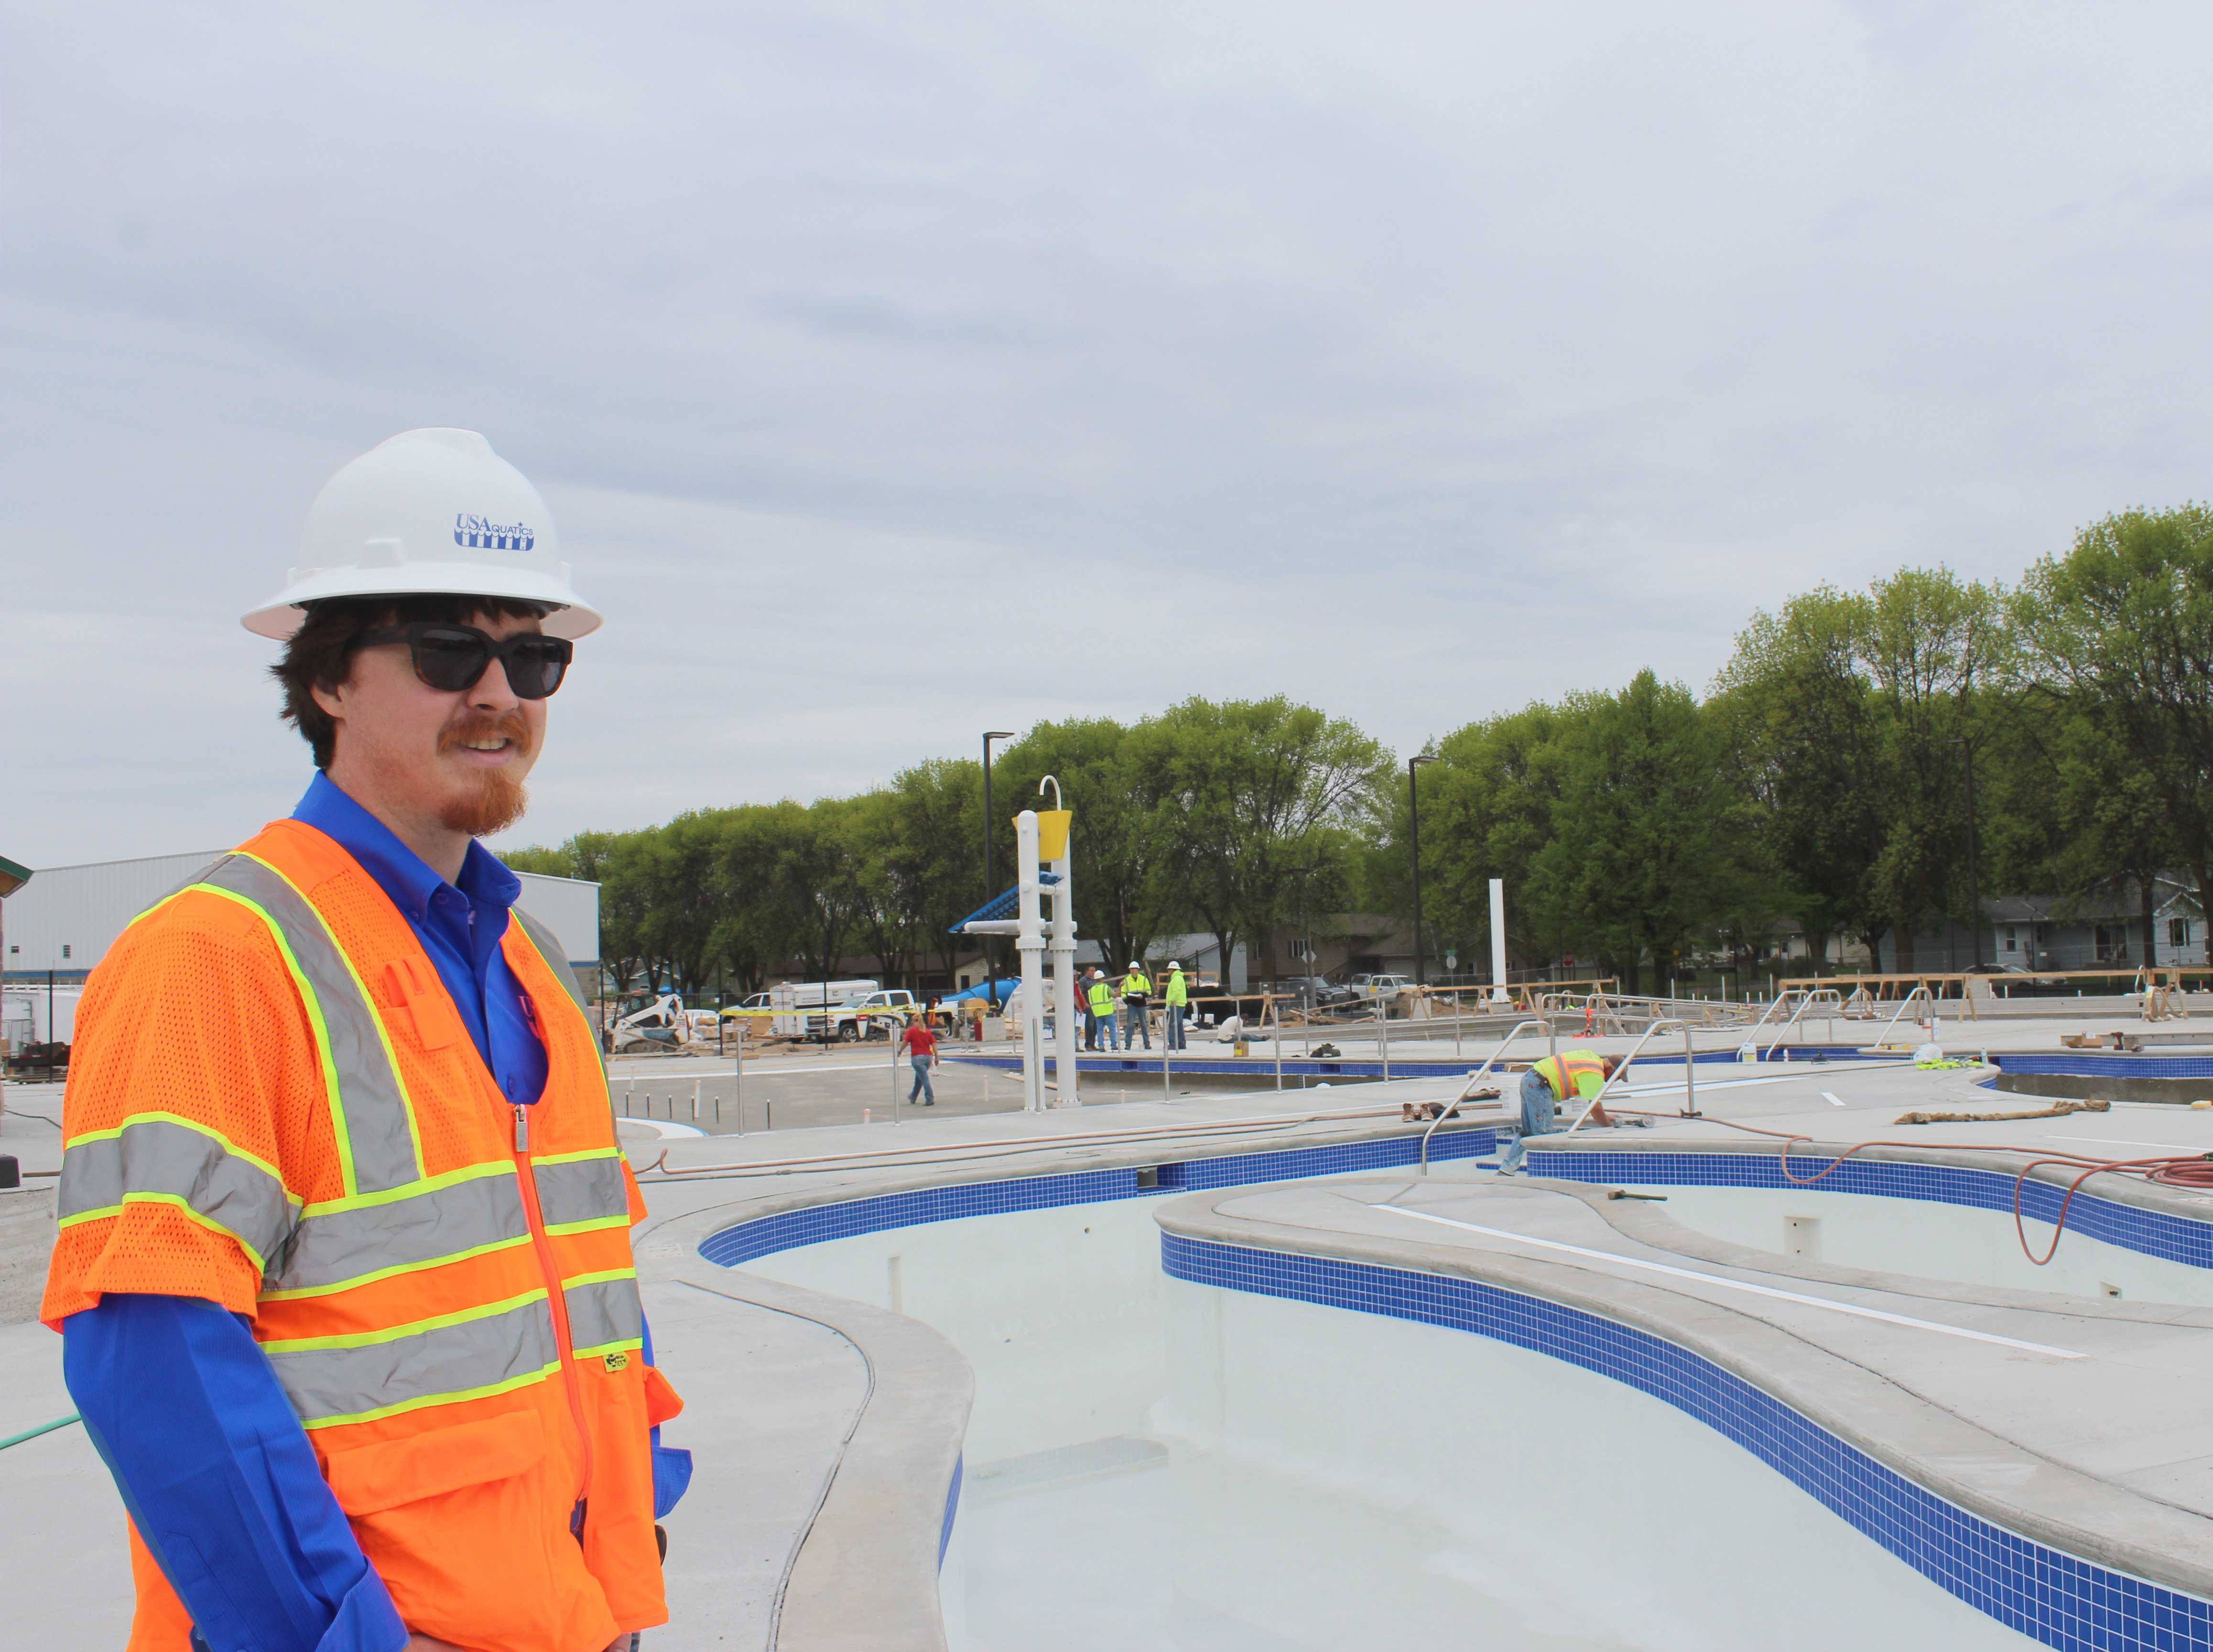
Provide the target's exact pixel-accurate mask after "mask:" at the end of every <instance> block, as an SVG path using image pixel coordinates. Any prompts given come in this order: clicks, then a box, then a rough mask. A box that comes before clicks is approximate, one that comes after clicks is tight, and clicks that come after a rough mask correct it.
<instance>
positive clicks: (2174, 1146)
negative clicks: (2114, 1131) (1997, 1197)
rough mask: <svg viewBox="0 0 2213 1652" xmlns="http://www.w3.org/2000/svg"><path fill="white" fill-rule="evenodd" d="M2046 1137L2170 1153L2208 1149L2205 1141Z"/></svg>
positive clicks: (2049, 1140)
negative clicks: (2184, 1143) (2150, 1148)
mask: <svg viewBox="0 0 2213 1652" xmlns="http://www.w3.org/2000/svg"><path fill="white" fill-rule="evenodd" d="M2044 1139H2045V1141H2047V1142H2096V1143H2100V1145H2101V1146H2105V1147H2157V1148H2164V1149H2167V1151H2168V1152H2169V1153H2203V1152H2204V1151H2206V1147H2205V1144H2204V1143H2203V1142H2200V1143H2198V1145H2197V1146H2196V1147H2186V1146H2184V1145H2182V1144H2181V1143H2178V1142H2132V1141H2131V1140H2130V1139H2129V1138H2128V1137H2125V1136H2047V1137H2045V1138H2044Z"/></svg>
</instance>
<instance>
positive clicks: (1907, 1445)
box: [1154, 1141, 2213, 1598]
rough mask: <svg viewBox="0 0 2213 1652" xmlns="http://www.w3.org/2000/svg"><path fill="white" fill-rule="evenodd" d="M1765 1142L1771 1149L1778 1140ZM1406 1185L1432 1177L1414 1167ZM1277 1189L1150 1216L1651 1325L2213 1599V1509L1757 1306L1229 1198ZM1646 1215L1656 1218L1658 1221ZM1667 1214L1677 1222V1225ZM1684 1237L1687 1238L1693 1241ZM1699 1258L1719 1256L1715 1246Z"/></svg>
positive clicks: (1858, 1438) (1955, 1478)
mask: <svg viewBox="0 0 2213 1652" xmlns="http://www.w3.org/2000/svg"><path fill="white" fill-rule="evenodd" d="M1710 1145H1712V1144H1710V1143H1705V1142H1703V1141H1702V1142H1700V1143H1699V1144H1698V1150H1699V1151H1704V1150H1706V1149H1708V1147H1709V1146H1710ZM1616 1150H1619V1149H1616ZM1655 1150H1656V1144H1655ZM1675 1150H1677V1151H1680V1150H1681V1149H1680V1147H1677V1148H1676V1149H1675ZM1767 1151H1768V1152H1769V1153H1770V1154H1772V1152H1773V1149H1767ZM1923 1151H1927V1150H1926V1149H1917V1150H1916V1152H1917V1155H1918V1153H1920V1152H1923ZM1862 1156H1863V1155H1862ZM1955 1156H1956V1157H1966V1156H1967V1155H1955ZM1993 1156H1994V1157H1995V1156H1997V1155H1993ZM1354 1185H1355V1186H1360V1187H1362V1188H1363V1189H1366V1190H1373V1189H1374V1188H1375V1185H1376V1184H1375V1180H1373V1179H1368V1180H1363V1181H1361V1182H1359V1183H1357V1184H1354ZM1409 1185H1410V1186H1422V1185H1423V1184H1421V1183H1419V1182H1416V1181H1411V1180H1410V1184H1409ZM1514 1185H1515V1186H1519V1187H1524V1188H1529V1189H1532V1190H1536V1189H1542V1190H1545V1191H1547V1192H1558V1193H1563V1194H1566V1195H1568V1196H1570V1197H1572V1198H1582V1199H1584V1200H1585V1201H1586V1202H1588V1203H1590V1204H1592V1206H1593V1208H1594V1209H1597V1210H1600V1214H1601V1215H1603V1216H1606V1219H1607V1221H1608V1222H1610V1223H1612V1224H1613V1225H1614V1226H1615V1227H1616V1228H1618V1229H1619V1230H1621V1231H1623V1232H1625V1233H1628V1234H1631V1236H1635V1237H1640V1238H1641V1237H1644V1235H1643V1234H1635V1232H1634V1228H1636V1227H1637V1226H1640V1225H1646V1221H1645V1219H1650V1218H1656V1219H1657V1221H1658V1222H1667V1218H1666V1217H1664V1216H1661V1213H1659V1212H1656V1211H1651V1210H1643V1209H1641V1208H1634V1207H1632V1209H1631V1210H1628V1211H1624V1210H1621V1209H1620V1207H1619V1206H1615V1205H1610V1204H1609V1202H1607V1201H1606V1199H1605V1197H1604V1191H1603V1189H1602V1188H1601V1189H1598V1190H1596V1191H1595V1192H1594V1189H1593V1188H1592V1186H1590V1185H1589V1184H1585V1183H1578V1182H1571V1181H1559V1180H1546V1179H1543V1178H1536V1179H1532V1180H1524V1181H1521V1182H1519V1183H1517V1184H1514ZM1276 1186H1278V1187H1282V1188H1286V1189H1288V1188H1299V1189H1303V1190H1308V1191H1311V1190H1313V1189H1314V1188H1316V1187H1319V1186H1327V1183H1326V1181H1314V1180H1304V1181H1297V1182H1286V1183H1279V1184H1276ZM1266 1191H1268V1189H1267V1188H1266V1187H1265V1186H1261V1185H1257V1184H1256V1185H1252V1186H1242V1187H1233V1188H1217V1189H1210V1190H1207V1191H1205V1192H1195V1193H1189V1194H1186V1195H1183V1196H1182V1197H1180V1198H1175V1199H1173V1200H1171V1201H1170V1202H1168V1203H1167V1204H1163V1205H1161V1206H1160V1207H1158V1208H1157V1209H1156V1210H1155V1212H1154V1217H1155V1221H1156V1222H1158V1223H1159V1224H1160V1226H1161V1228H1162V1229H1163V1230H1164V1231H1165V1232H1167V1233H1170V1234H1177V1235H1180V1236H1181V1237H1184V1238H1186V1239H1192V1240H1198V1241H1205V1242H1210V1243H1213V1244H1216V1245H1224V1246H1231V1247H1237V1248H1240V1249H1244V1250H1253V1251H1262V1252H1275V1253H1290V1254H1295V1255H1304V1256H1313V1257H1322V1258H1329V1259H1335V1260H1338V1261H1344V1262H1350V1263H1356V1264H1361V1265H1368V1266H1372V1267H1379V1268H1385V1269H1391V1270H1397V1271H1411V1272H1418V1273H1427V1274H1439V1275H1444V1276H1447V1277H1458V1278H1464V1279H1469V1280H1472V1281H1474V1282H1476V1283H1481V1284H1484V1285H1489V1286H1492V1287H1495V1288H1497V1289H1503V1290H1508V1291H1512V1292H1515V1293H1517V1294H1520V1295H1527V1296H1533V1297H1538V1298H1540V1299H1542V1300H1545V1301H1551V1302H1555V1303H1558V1304H1560V1305H1561V1306H1563V1307H1566V1308H1573V1309H1576V1310H1579V1311H1581V1312H1582V1313H1585V1314H1592V1315H1594V1316H1596V1317H1598V1318H1600V1319H1602V1320H1612V1321H1613V1322H1615V1323H1617V1324H1620V1325H1624V1326H1630V1327H1631V1328H1633V1329H1636V1330H1639V1331H1643V1332H1646V1333H1648V1334H1649V1335H1651V1336H1654V1337H1656V1338H1661V1339H1662V1340H1664V1341H1667V1342H1669V1343H1673V1344H1675V1345H1677V1346H1678V1347H1680V1348H1683V1349H1685V1350H1688V1351H1689V1352H1691V1353H1692V1354H1693V1355H1695V1356H1698V1357H1700V1358H1702V1359H1704V1360H1707V1361H1710V1362H1712V1363H1713V1364H1715V1365H1717V1366H1719V1367H1721V1368H1722V1369H1724V1370H1727V1371H1728V1372H1730V1373H1732V1374H1734V1375H1736V1376H1738V1377H1740V1378H1741V1379H1742V1380H1743V1381H1746V1382H1747V1383H1749V1384H1751V1385H1752V1386H1753V1387H1755V1388H1758V1389H1759V1390H1760V1391H1761V1392H1763V1393H1766V1394H1767V1395H1768V1396H1769V1397H1770V1398H1771V1399H1775V1400H1776V1401H1777V1402H1779V1403H1780V1404H1782V1405H1786V1406H1788V1407H1789V1408H1790V1409H1791V1410H1793V1411H1797V1412H1798V1413H1799V1414H1800V1415H1801V1416H1802V1417H1806V1418H1807V1419H1808V1420H1809V1421H1811V1422H1813V1423H1815V1424H1816V1425H1817V1426H1819V1427H1820V1428H1821V1429H1825V1430H1826V1431H1827V1432H1828V1433H1830V1434H1831V1435H1833V1436H1836V1437H1838V1439H1840V1440H1843V1441H1844V1442H1846V1443H1847V1444H1849V1445H1851V1446H1852V1447H1854V1448H1856V1449H1858V1450H1860V1451H1862V1452H1863V1453H1865V1454H1867V1455H1868V1456H1869V1457H1871V1458H1873V1459H1875V1460H1876V1461H1878V1462H1880V1463H1881V1464H1884V1465H1885V1466H1888V1467H1889V1468H1891V1469H1893V1470H1894V1471H1895V1472H1898V1473H1899V1474H1900V1475H1902V1476H1904V1477H1905V1478H1907V1479H1908V1480H1911V1481H1912V1482H1913V1483H1914V1484H1917V1485H1919V1486H1920V1487H1921V1488H1922V1489H1923V1490H1926V1491H1928V1492H1930V1493H1931V1494H1932V1495H1934V1496H1936V1497H1941V1498H1943V1499H1944V1500H1945V1501H1947V1502H1948V1503H1953V1504H1954V1505H1956V1506H1958V1507H1960V1508H1962V1509H1966V1510H1968V1511H1969V1512H1971V1513H1972V1514H1975V1515H1979V1516H1980V1517H1981V1518H1982V1519H1984V1520H1986V1521H1990V1523H1992V1524H1993V1525H1996V1526H1999V1527H2004V1528H2006V1529H2007V1530H2009V1531H2012V1532H2014V1533H2018V1534H2019V1535H2021V1536H2022V1537H2025V1538H2027V1539H2030V1540H2032V1541H2033V1542H2036V1543H2039V1544H2042V1545H2045V1546H2047V1547H2049V1548H2052V1549H2056V1550H2058V1551H2061V1552H2063V1553H2066V1554H2070V1555H2073V1556H2075V1557H2076V1558H2079V1559H2082V1560H2086V1561H2088V1562H2091V1563H2092V1564H2096V1565H2100V1566H2104V1567H2107V1568H2110V1569H2112V1570H2115V1571H2119V1572H2125V1573H2128V1574H2131V1575H2132V1576H2137V1577H2141V1578H2144V1579H2146V1580H2148V1581H2150V1582H2155V1583H2160V1584H2163V1585H2165V1586H2167V1587H2168V1588H2176V1589H2180V1590H2183V1591H2185V1592H2186V1593H2188V1594H2194V1595H2197V1596H2198V1597H2200V1598H2213V1520H2209V1519H2207V1518H2206V1517H2205V1516H2204V1515H2198V1514H2196V1513H2194V1512H2192V1511H2189V1510H2186V1509H2181V1508H2179V1507H2178V1506H2177V1505H2174V1504H2172V1503H2165V1502H2162V1501H2161V1500H2160V1499H2158V1498H2155V1497H2149V1496H2147V1495H2145V1494H2143V1493H2142V1492H2138V1491H2134V1490H2129V1489H2128V1488H2125V1487H2123V1486H2119V1485H2116V1484H2113V1483H2112V1482H2110V1481H2106V1480H2102V1479H2100V1478H2096V1477H2094V1476H2093V1475H2089V1474H2087V1473H2084V1472H2082V1471H2080V1470H2077V1469H2073V1468H2070V1467H2067V1466H2064V1465H2063V1464H2059V1463H2056V1462H2053V1461H2052V1460H2050V1459H2049V1458H2046V1457H2044V1456H2042V1455H2039V1454H2038V1453H2036V1452H2034V1451H2033V1450H2031V1449H2030V1448H2027V1447H2026V1446H2023V1445H2021V1444H2019V1443H2017V1442H2014V1441H2011V1440H2009V1439H2007V1438H2006V1437H2004V1436H2001V1435H1998V1434H1995V1433H1993V1432H1991V1431H1990V1430H1989V1429H1984V1428H1983V1427H1982V1426H1981V1425H1979V1424H1978V1423H1972V1422H1970V1421H1968V1420H1967V1419H1966V1418H1964V1417H1960V1416H1959V1415H1957V1414H1956V1413H1955V1412H1953V1411H1949V1410H1948V1409H1946V1408H1945V1407H1943V1406H1941V1405H1936V1404H1934V1403H1932V1402H1930V1401H1929V1400H1926V1399H1923V1398H1921V1397H1920V1396H1919V1395H1918V1394H1917V1393H1913V1392H1912V1390H1911V1389H1910V1388H1908V1387H1905V1385H1904V1384H1902V1383H1901V1382H1899V1381H1897V1380H1895V1379H1893V1378H1890V1377H1887V1376H1884V1375H1881V1373H1879V1372H1877V1371H1875V1370H1874V1369H1870V1368H1869V1367H1866V1366H1862V1365H1860V1364H1858V1363H1856V1362H1854V1361H1852V1360H1850V1359H1849V1358H1846V1357H1845V1356H1842V1355H1839V1354H1836V1353H1832V1352H1830V1351H1829V1350H1826V1349H1823V1348H1820V1347H1818V1346H1816V1345H1815V1344H1812V1343H1809V1342H1807V1341H1805V1340H1803V1339H1801V1338H1799V1337H1797V1336H1795V1335H1794V1334H1792V1333H1791V1332H1788V1331H1786V1330H1783V1328H1781V1327H1780V1326H1775V1325H1773V1324H1771V1323H1769V1322H1768V1321H1766V1320H1762V1319H1760V1318H1759V1317H1758V1316H1757V1314H1755V1313H1753V1312H1748V1311H1745V1310H1741V1309H1738V1308H1731V1307H1728V1306H1726V1305H1724V1304H1722V1303H1716V1302H1710V1301H1705V1300H1704V1299H1703V1298H1700V1297H1697V1296H1693V1295H1688V1294H1687V1293H1683V1292H1678V1291H1674V1290H1671V1289H1667V1288H1666V1287H1665V1286H1661V1285H1657V1284H1648V1283H1642V1282H1640V1281H1637V1280H1632V1279H1622V1278H1618V1277H1614V1276H1612V1275H1609V1274H1605V1273H1601V1272H1599V1271H1595V1270H1593V1269H1588V1268H1584V1267H1580V1266H1576V1265H1573V1264H1571V1263H1568V1262H1561V1261H1545V1260H1539V1259H1533V1258H1526V1257H1521V1256H1515V1255H1512V1254H1509V1253H1504V1252H1497V1251H1479V1250H1473V1249H1470V1248H1467V1247H1460V1246H1452V1245H1444V1244H1436V1243H1430V1242H1426V1241H1421V1240H1417V1239H1412V1238H1407V1239H1403V1240H1401V1239H1393V1238H1386V1237H1381V1236H1374V1235H1368V1234H1350V1233H1343V1232H1331V1231H1328V1230H1325V1229H1318V1228H1310V1227H1304V1226H1294V1225H1290V1224H1287V1223H1279V1222H1271V1221H1267V1220H1265V1219H1263V1218H1259V1217H1255V1216H1240V1215H1231V1214H1228V1213H1226V1212H1224V1211H1223V1210H1222V1209H1221V1208H1220V1207H1221V1206H1222V1205H1223V1204H1228V1203H1230V1202H1233V1201H1236V1200H1241V1199H1248V1198H1253V1196H1254V1195H1255V1194H1258V1193H1262V1192H1266ZM2157 1191H2160V1192H2165V1191H2166V1190H2157ZM2193 1208H2194V1213H2195V1215H2196V1216H2198V1219H2200V1220H2203V1219H2204V1217H2205V1216H2206V1215H2207V1212H2206V1210H2205V1208H2204V1205H2203V1204H2197V1205H2195V1206H2194V1207H2193ZM1650 1225H1652V1226H1654V1227H1656V1222H1653V1223H1651V1224H1650ZM1668 1225H1669V1226H1671V1227H1675V1228H1680V1224H1676V1223H1673V1222H1668ZM1646 1242H1654V1243H1664V1244H1665V1245H1666V1246H1667V1248H1677V1247H1676V1246H1675V1244H1674V1241H1673V1236H1672V1235H1670V1236H1669V1237H1668V1238H1667V1240H1665V1241H1660V1240H1656V1239H1648V1240H1647V1241H1646ZM1705 1242H1706V1244H1707V1245H1709V1246H1714V1245H1716V1243H1717V1242H1716V1241H1705ZM1680 1248H1682V1249H1684V1250H1686V1252H1691V1251H1692V1247H1689V1246H1684V1247H1680ZM1728 1248H1732V1249H1734V1248H1735V1247H1728ZM1693 1253H1695V1252H1693ZM1744 1254H1745V1257H1746V1259H1745V1260H1741V1261H1739V1260H1730V1261H1728V1262H1727V1265H1732V1266H1738V1267H1752V1268H1754V1269H1756V1270H1757V1271H1763V1272H1771V1273H1780V1274H1786V1275H1788V1274H1796V1275H1798V1276H1799V1277H1807V1278H1824V1277H1833V1276H1836V1275H1840V1274H1844V1273H1847V1272H1850V1271H1849V1270H1841V1269H1832V1270H1826V1271H1820V1272H1816V1271H1811V1270H1805V1269H1800V1268H1795V1267H1788V1266H1778V1265H1776V1264H1779V1263H1781V1262H1782V1261H1783V1259H1781V1258H1777V1257H1770V1256H1769V1255H1768V1254H1767V1253H1753V1252H1749V1251H1747V1252H1746V1253H1744ZM1755 1258H1756V1260H1755ZM1704 1259H1708V1260H1714V1261H1722V1260H1724V1259H1722V1258H1721V1257H1718V1256H1707V1257H1705V1258H1704ZM1875 1277H1888V1276H1875ZM1836 1282H1837V1283H1861V1282H1860V1281H1857V1280H1844V1279H1838V1280H1837V1281H1836ZM1883 1288H1885V1289H1887V1288H1888V1287H1883ZM2024 1294H2026V1295H2036V1294H2038V1293H2024ZM2068 1304H2069V1305H2068V1308H2067V1309H2066V1311H2068V1312H2070V1313H2074V1312H2079V1311H2082V1309H2083V1308H2087V1307H2088V1306H2090V1305H2088V1304H2083V1303H2081V1302H2079V1301H2077V1300H2076V1299H2071V1298H2070V1299H2068ZM2101 1306H2106V1307H2110V1308H2121V1307H2123V1306H2124V1305H2122V1304H2110V1305H2101ZM2188 1312H2189V1311H2188V1310H2185V1313H2188ZM2098 1317H2101V1318H2102V1317H2112V1318H2137V1319H2144V1318H2156V1319H2158V1320H2159V1322H2161V1323H2170V1322H2171V1323H2183V1324H2189V1323H2196V1322H2197V1321H2196V1320H2192V1319H2187V1318H2185V1319H2177V1318H2175V1317H2174V1316H2172V1315H2161V1316H2147V1315H2143V1314H2125V1313H2112V1314H2100V1315H2099V1316H2098ZM1663 1403H1664V1402H1663Z"/></svg>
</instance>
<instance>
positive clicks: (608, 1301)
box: [561, 1279, 645, 1351]
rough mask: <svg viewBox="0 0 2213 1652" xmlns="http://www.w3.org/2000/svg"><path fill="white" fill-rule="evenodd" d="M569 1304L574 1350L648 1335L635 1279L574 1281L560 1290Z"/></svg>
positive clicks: (571, 1338) (632, 1340) (599, 1346)
mask: <svg viewBox="0 0 2213 1652" xmlns="http://www.w3.org/2000/svg"><path fill="white" fill-rule="evenodd" d="M561 1297H562V1300H563V1301H565V1302H566V1303H567V1304H568V1306H569V1347H570V1350H572V1351H582V1350H585V1349H590V1348H604V1347H606V1346H607V1344H609V1343H611V1342H637V1341H638V1340H640V1339H641V1338H643V1337H644V1335H645V1305H644V1304H643V1302H641V1301H639V1300H638V1295H637V1280H635V1279H600V1280H597V1281H595V1282H594V1283H591V1284H588V1285H571V1286H570V1287H569V1288H568V1289H566V1290H564V1291H563V1292H562V1293H561Z"/></svg>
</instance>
